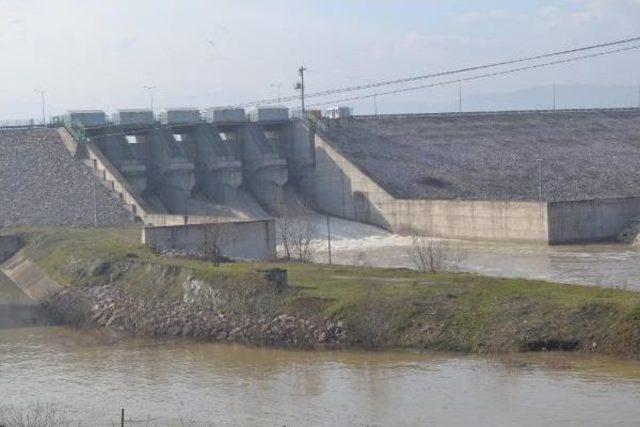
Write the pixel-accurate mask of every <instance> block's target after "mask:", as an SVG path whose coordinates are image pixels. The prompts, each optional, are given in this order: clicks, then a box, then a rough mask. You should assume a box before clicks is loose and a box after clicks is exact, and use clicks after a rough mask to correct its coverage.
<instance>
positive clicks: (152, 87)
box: [142, 86, 158, 111]
mask: <svg viewBox="0 0 640 427" xmlns="http://www.w3.org/2000/svg"><path fill="white" fill-rule="evenodd" d="M142 88H143V89H146V90H148V91H149V98H150V99H151V111H153V91H154V90H155V89H157V88H158V86H142Z"/></svg>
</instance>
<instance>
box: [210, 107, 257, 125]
mask: <svg viewBox="0 0 640 427" xmlns="http://www.w3.org/2000/svg"><path fill="white" fill-rule="evenodd" d="M204 117H205V120H206V121H207V122H209V123H243V122H245V121H246V120H247V117H246V115H245V111H244V109H243V108H208V109H207V110H205V112H204Z"/></svg>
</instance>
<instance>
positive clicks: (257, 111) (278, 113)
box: [249, 107, 289, 123]
mask: <svg viewBox="0 0 640 427" xmlns="http://www.w3.org/2000/svg"><path fill="white" fill-rule="evenodd" d="M249 120H250V121H252V122H260V123H263V122H287V121H288V120H289V109H288V108H285V107H259V108H254V109H252V110H250V111H249Z"/></svg>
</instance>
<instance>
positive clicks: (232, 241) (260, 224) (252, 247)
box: [142, 220, 276, 261]
mask: <svg viewBox="0 0 640 427" xmlns="http://www.w3.org/2000/svg"><path fill="white" fill-rule="evenodd" d="M211 229H214V230H217V231H213V233H216V234H217V237H216V238H217V239H219V241H218V244H219V245H220V246H221V250H222V255H223V256H225V257H227V258H232V259H248V260H259V261H271V260H273V259H274V257H275V253H276V231H275V222H274V221H273V220H263V221H260V220H258V221H234V222H224V223H218V224H194V225H178V226H157V227H145V228H144V231H143V234H142V241H143V243H144V244H146V245H148V246H150V247H152V248H154V249H156V250H158V251H172V250H176V251H187V252H198V251H201V250H202V248H203V246H204V244H205V240H206V238H207V237H206V236H207V234H208V231H207V230H211Z"/></svg>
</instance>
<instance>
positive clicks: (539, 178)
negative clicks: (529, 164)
mask: <svg viewBox="0 0 640 427" xmlns="http://www.w3.org/2000/svg"><path fill="white" fill-rule="evenodd" d="M538 197H539V198H540V203H542V159H538Z"/></svg>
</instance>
